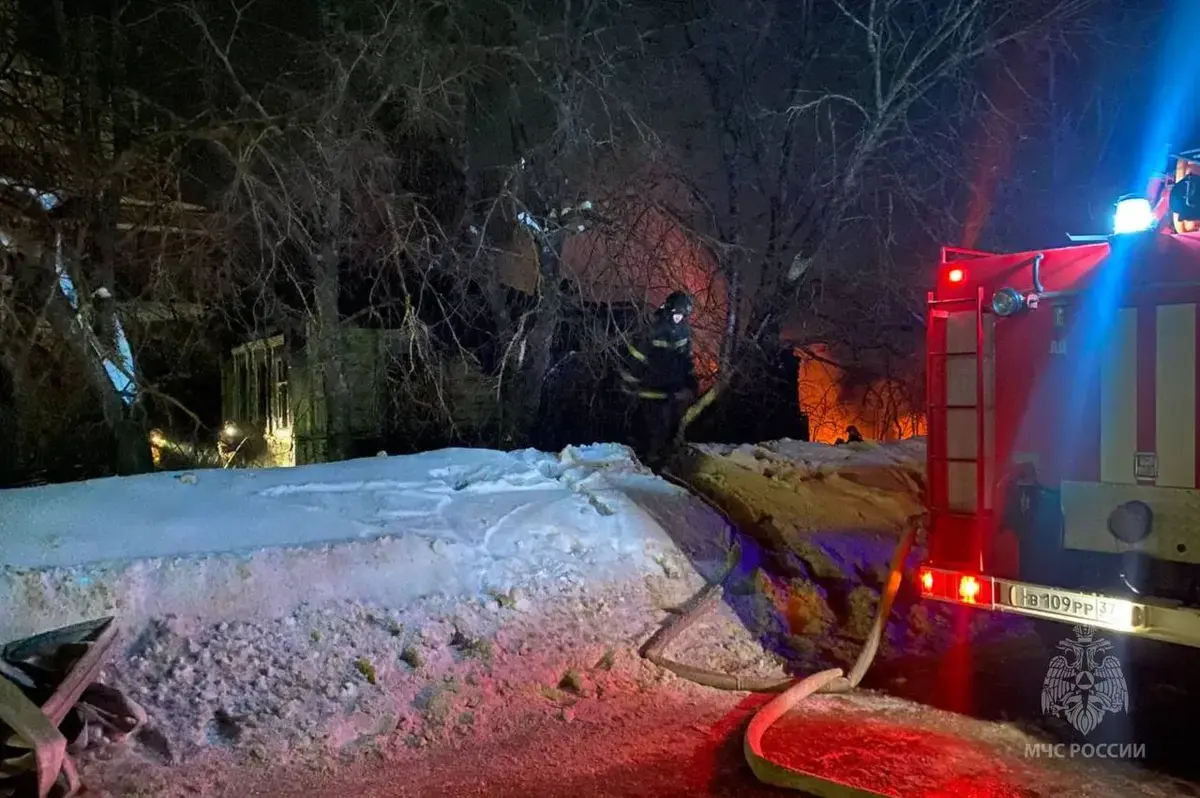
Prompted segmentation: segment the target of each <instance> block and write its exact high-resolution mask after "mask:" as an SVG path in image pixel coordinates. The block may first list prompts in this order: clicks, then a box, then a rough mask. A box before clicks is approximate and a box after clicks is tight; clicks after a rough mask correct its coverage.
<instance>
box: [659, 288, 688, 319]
mask: <svg viewBox="0 0 1200 798" xmlns="http://www.w3.org/2000/svg"><path fill="white" fill-rule="evenodd" d="M659 310H661V311H663V312H664V313H682V314H683V315H684V316H690V315H692V298H691V297H690V296H688V295H687V294H685V293H684V292H683V291H674V292H672V294H671V295H670V296H669V297H667V300H666V301H665V302H663V303H662V306H661V307H659Z"/></svg>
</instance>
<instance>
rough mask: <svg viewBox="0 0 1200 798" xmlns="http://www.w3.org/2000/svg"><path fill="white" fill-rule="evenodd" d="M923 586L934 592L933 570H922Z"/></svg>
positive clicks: (929, 591) (927, 590) (928, 591)
mask: <svg viewBox="0 0 1200 798" xmlns="http://www.w3.org/2000/svg"><path fill="white" fill-rule="evenodd" d="M921 587H923V588H925V592H926V593H931V592H933V572H932V571H922V572H921Z"/></svg>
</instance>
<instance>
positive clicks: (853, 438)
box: [846, 424, 863, 443]
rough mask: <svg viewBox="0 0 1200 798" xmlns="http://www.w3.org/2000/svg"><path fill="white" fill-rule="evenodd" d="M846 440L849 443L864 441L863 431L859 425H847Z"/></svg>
mask: <svg viewBox="0 0 1200 798" xmlns="http://www.w3.org/2000/svg"><path fill="white" fill-rule="evenodd" d="M846 441H847V443H862V442H863V436H862V433H861V432H859V431H858V427H856V426H854V425H853V424H852V425H850V426H849V427H846Z"/></svg>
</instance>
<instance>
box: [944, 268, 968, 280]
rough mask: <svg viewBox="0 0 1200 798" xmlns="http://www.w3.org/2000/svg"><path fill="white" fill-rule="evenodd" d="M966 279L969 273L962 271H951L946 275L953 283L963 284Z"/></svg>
mask: <svg viewBox="0 0 1200 798" xmlns="http://www.w3.org/2000/svg"><path fill="white" fill-rule="evenodd" d="M966 277H967V273H966V272H964V271H963V270H962V269H951V270H950V271H949V272H948V273H947V274H946V278H947V279H948V280H949V281H950V282H952V283H961V282H962V281H963V280H965V279H966Z"/></svg>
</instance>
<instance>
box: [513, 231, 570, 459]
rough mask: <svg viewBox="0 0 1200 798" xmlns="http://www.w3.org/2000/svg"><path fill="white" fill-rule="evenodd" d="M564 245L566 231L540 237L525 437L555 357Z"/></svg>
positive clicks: (526, 369)
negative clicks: (555, 336) (536, 298)
mask: <svg viewBox="0 0 1200 798" xmlns="http://www.w3.org/2000/svg"><path fill="white" fill-rule="evenodd" d="M562 245H563V234H562V233H559V234H557V235H554V236H550V235H545V234H544V235H542V236H539V241H538V304H537V311H536V313H535V316H534V322H533V327H532V329H530V331H529V335H528V337H527V339H526V344H525V351H524V359H523V360H524V363H523V367H522V370H521V374H522V377H521V380H520V383H521V388H522V392H521V403H520V406H521V417H520V430H521V433H522V436H523V437H528V435H529V432H530V430H531V429H532V427H533V425H534V424H536V423H537V418H538V411H539V409H540V408H541V402H542V388H543V385H544V383H545V381H546V374H547V372H548V371H549V370H550V361H551V360H552V358H553V356H554V333H555V332H556V331H557V329H558V324H559V322H560V321H561V320H562V306H563V297H562V287H561V285H560V283H561V282H562V268H561V265H562Z"/></svg>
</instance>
